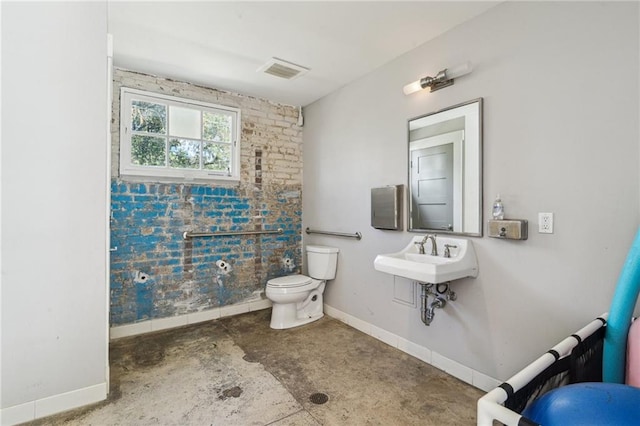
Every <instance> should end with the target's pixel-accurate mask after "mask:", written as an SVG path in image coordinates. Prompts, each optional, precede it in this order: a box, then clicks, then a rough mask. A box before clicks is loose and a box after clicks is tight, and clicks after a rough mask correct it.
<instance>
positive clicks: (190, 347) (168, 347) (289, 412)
mask: <svg viewBox="0 0 640 426" xmlns="http://www.w3.org/2000/svg"><path fill="white" fill-rule="evenodd" d="M270 315H271V310H268V309H267V310H263V311H258V312H252V313H249V314H244V315H239V316H235V317H229V318H223V319H220V320H216V321H209V322H206V323H202V324H196V325H192V326H188V327H182V328H179V329H174V330H169V331H164V332H158V333H153V334H148V335H143V336H136V337H130V338H124V339H119V340H117V341H114V342H112V343H111V349H110V360H111V392H110V395H109V399H108V400H107V401H105V402H102V403H99V404H95V405H93V406H90V407H87V408H82V409H78V410H74V411H70V412H67V413H63V414H59V415H56V416H52V417H49V418H46V419H41V420H38V421H36V422H32V424H34V425H216V426H217V425H243V426H244V425H278V426H289V425H295V426H298V425H300V426H305V425H418V424H419V425H473V424H475V415H476V412H475V410H476V401H477V399H478V398H479V397H481V396H482V395H483V393H482V392H481V391H480V390H478V389H475V388H473V387H471V386H469V385H467V384H465V383H463V382H461V381H459V380H457V379H455V378H453V377H451V376H449V375H447V374H445V373H443V372H441V371H440V370H437V369H435V368H433V367H431V366H430V365H427V364H425V363H423V362H422V361H419V360H417V359H415V358H412V357H410V356H408V355H406V354H404V353H403V352H401V351H399V350H397V349H395V348H392V347H390V346H388V345H385V344H384V343H382V342H380V341H378V340H375V339H374V338H372V337H370V336H367V335H366V334H364V333H361V332H359V331H357V330H355V329H353V328H351V327H348V326H347V325H345V324H343V323H341V322H339V321H336V320H334V319H331V318H328V317H324V318H322V319H321V320H319V321H316V322H314V323H311V324H308V325H305V326H302V327H298V328H295V329H289V330H271V329H270V328H269V317H270ZM316 393H321V394H325V395H326V396H327V397H328V401H327V402H326V403H324V404H316V403H314V402H312V401H311V400H310V398H311V395H313V394H316Z"/></svg>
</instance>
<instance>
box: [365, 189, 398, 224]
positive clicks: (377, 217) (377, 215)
mask: <svg viewBox="0 0 640 426" xmlns="http://www.w3.org/2000/svg"><path fill="white" fill-rule="evenodd" d="M403 193H404V185H391V186H383V187H381V188H371V226H372V227H374V228H376V229H390V230H402V194H403Z"/></svg>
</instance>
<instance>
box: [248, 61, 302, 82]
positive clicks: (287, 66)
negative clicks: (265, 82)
mask: <svg viewBox="0 0 640 426" xmlns="http://www.w3.org/2000/svg"><path fill="white" fill-rule="evenodd" d="M258 72H264V73H265V74H271V75H273V76H276V77H280V78H284V79H286V80H293V79H294V78H298V77H300V76H301V75H302V74H305V73H307V72H309V68H305V67H302V66H300V65H296V64H293V63H291V62H287V61H284V60H282V59H278V58H271V59H269V61H268V62H267V63H266V64H264V65H263V66H261V67H260V68H258Z"/></svg>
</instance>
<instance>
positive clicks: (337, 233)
mask: <svg viewBox="0 0 640 426" xmlns="http://www.w3.org/2000/svg"><path fill="white" fill-rule="evenodd" d="M305 232H306V233H307V234H322V235H333V236H335V237H346V238H355V239H356V240H361V239H362V234H361V233H359V232H356V233H355V234H345V233H344V232H331V231H317V230H315V229H309V228H308V227H307V229H306V230H305Z"/></svg>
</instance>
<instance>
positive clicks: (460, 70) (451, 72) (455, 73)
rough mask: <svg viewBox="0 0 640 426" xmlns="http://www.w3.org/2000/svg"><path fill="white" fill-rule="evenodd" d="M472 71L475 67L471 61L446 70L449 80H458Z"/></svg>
mask: <svg viewBox="0 0 640 426" xmlns="http://www.w3.org/2000/svg"><path fill="white" fill-rule="evenodd" d="M472 69H473V66H472V65H471V62H469V61H467V62H464V63H462V64H459V65H456V66H454V67H451V68H447V70H446V74H447V80H450V79H452V78H458V77H461V76H463V75H465V74H469V73H470V72H471V71H472Z"/></svg>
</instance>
